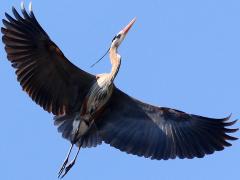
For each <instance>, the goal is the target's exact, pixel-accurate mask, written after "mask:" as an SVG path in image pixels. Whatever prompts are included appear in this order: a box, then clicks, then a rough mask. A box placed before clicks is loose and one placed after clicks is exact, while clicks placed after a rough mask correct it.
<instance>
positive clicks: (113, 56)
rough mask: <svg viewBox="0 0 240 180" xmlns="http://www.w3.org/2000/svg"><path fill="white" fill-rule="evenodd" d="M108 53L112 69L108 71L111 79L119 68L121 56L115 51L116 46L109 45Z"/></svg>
mask: <svg viewBox="0 0 240 180" xmlns="http://www.w3.org/2000/svg"><path fill="white" fill-rule="evenodd" d="M109 54H110V61H111V64H112V69H111V72H110V78H111V81H113V80H114V79H115V77H116V75H117V73H118V70H119V68H120V65H121V57H120V55H119V54H118V53H117V48H116V47H111V48H110V50H109Z"/></svg>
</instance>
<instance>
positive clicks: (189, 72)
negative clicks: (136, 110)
mask: <svg viewBox="0 0 240 180" xmlns="http://www.w3.org/2000/svg"><path fill="white" fill-rule="evenodd" d="M28 2H29V1H25V3H26V7H27V5H28ZM13 5H14V6H15V7H16V8H17V9H19V8H20V0H12V1H10V0H8V1H7V0H1V2H0V17H1V19H2V18H3V17H4V12H5V11H7V12H9V13H10V11H11V7H12V6H13ZM33 10H34V12H35V15H36V17H37V19H38V20H39V22H40V24H41V25H42V26H43V28H44V29H45V30H46V31H47V32H48V34H49V36H50V37H51V38H52V40H53V41H55V43H56V44H57V45H58V46H59V47H60V48H61V49H62V51H63V52H64V53H65V55H66V56H67V57H68V58H69V59H70V60H71V61H72V62H73V63H74V64H76V65H78V66H79V67H81V68H82V69H84V70H86V71H89V72H91V73H94V74H96V73H103V72H108V71H109V70H110V63H109V58H108V57H106V58H105V59H104V60H103V61H102V62H101V63H99V64H98V65H96V66H95V67H94V68H90V65H91V64H92V63H93V62H95V61H96V60H97V59H98V58H99V57H100V56H101V55H102V54H103V53H104V52H105V51H106V50H107V48H108V47H109V45H110V42H111V39H112V38H113V36H114V35H115V34H116V33H117V32H119V31H120V29H121V28H122V27H123V26H125V25H126V24H127V23H128V22H129V21H130V20H131V19H132V18H133V17H135V16H136V17H137V21H136V24H135V25H134V26H133V28H132V29H131V31H130V32H129V34H128V36H127V38H126V39H125V41H124V42H123V43H122V45H121V47H120V49H119V52H120V54H121V56H122V66H121V69H120V72H119V74H118V76H117V78H116V80H115V84H116V85H117V86H118V87H119V88H120V89H122V90H124V91H125V92H127V93H128V94H130V95H132V96H134V97H136V98H139V99H141V100H144V101H146V102H149V103H152V104H155V105H159V106H166V107H172V108H176V109H179V110H182V111H185V112H188V113H192V114H198V115H202V116H208V117H216V118H221V117H225V116H228V115H229V114H230V113H232V120H234V119H236V118H240V78H239V76H240V1H239V0H228V1H226V0H199V1H198V0H196V1H192V0H182V1H179V0H168V1H166V0H165V1H164V0H149V1H139V0H131V1H130V0H121V1H113V0H112V1H110V0H108V1H105V0H101V1H97V0H96V1H92V0H88V1H57V0H51V1H36V0H34V1H33ZM0 86H1V88H0V89H1V90H0V112H1V116H0V118H1V120H0V122H1V125H0V141H1V143H0V160H1V161H0V179H2V180H33V179H34V180H54V179H57V171H58V169H59V167H60V165H61V163H62V161H63V160H64V158H65V156H66V153H67V151H68V148H69V142H67V141H66V140H64V139H62V138H61V135H60V134H58V133H57V130H56V128H55V127H54V125H53V121H52V117H53V116H52V115H51V114H48V113H47V112H45V111H43V110H42V109H41V108H40V107H39V106H37V105H36V104H35V103H34V102H32V101H31V100H30V98H29V97H28V96H27V95H26V94H25V93H24V92H22V90H21V87H20V85H19V84H18V82H17V81H16V76H15V74H14V70H13V68H11V66H10V63H9V62H8V61H7V59H6V53H5V51H4V48H3V44H2V43H0ZM239 125H240V123H237V124H236V125H235V127H239ZM235 136H237V137H240V133H239V132H237V133H236V134H235ZM239 154H240V141H234V142H233V146H232V147H230V148H227V149H225V150H224V151H222V152H217V153H215V154H213V155H209V156H206V157H205V158H203V159H193V160H179V159H176V160H169V161H156V160H149V159H145V158H140V157H137V156H133V155H128V154H126V153H123V152H120V151H119V150H117V149H114V148H112V147H110V146H109V145H106V144H103V145H101V146H98V147H97V148H92V149H84V150H82V151H81V152H80V154H79V157H78V160H77V163H76V165H75V166H74V168H73V169H72V170H71V171H70V173H69V174H68V175H67V176H66V177H65V179H66V180H73V179H82V180H83V179H84V180H90V179H98V180H101V179H102V180H106V179H111V180H112V179H114V180H123V179H138V180H143V179H148V180H156V179H161V180H175V179H178V180H203V179H204V180H208V179H209V180H213V179H218V180H220V179H221V180H223V179H240V173H239V170H240V155H239Z"/></svg>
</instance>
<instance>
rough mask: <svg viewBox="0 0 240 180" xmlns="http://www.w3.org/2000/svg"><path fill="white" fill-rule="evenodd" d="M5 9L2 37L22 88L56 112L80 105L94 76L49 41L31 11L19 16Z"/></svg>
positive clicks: (68, 111)
mask: <svg viewBox="0 0 240 180" xmlns="http://www.w3.org/2000/svg"><path fill="white" fill-rule="evenodd" d="M12 11H13V14H14V16H15V18H13V17H11V16H10V15H8V14H7V13H6V14H5V15H6V20H5V19H3V24H4V25H5V28H3V27H2V28H1V32H2V33H3V37H2V41H3V42H4V44H5V50H6V52H7V58H8V60H9V61H10V62H11V63H12V66H13V67H14V68H16V74H17V79H18V81H19V82H20V84H21V86H22V88H23V90H24V91H26V92H27V93H28V95H29V96H30V97H31V98H32V99H33V100H34V101H35V102H36V103H37V104H39V105H40V106H41V107H43V109H44V110H46V111H48V112H52V113H53V114H55V115H62V114H71V113H72V111H75V110H76V109H79V107H80V105H81V103H82V101H83V98H84V96H85V94H86V93H87V92H88V90H89V88H90V86H91V85H92V83H93V82H94V81H95V76H93V75H91V74H89V73H87V72H85V71H83V70H81V69H79V68H77V67H76V66H75V65H73V64H72V63H71V62H70V61H69V60H68V59H67V58H66V57H65V56H64V54H63V53H62V52H61V50H60V49H59V48H58V47H57V45H56V44H55V43H54V42H53V41H51V39H50V38H49V36H48V35H47V33H46V32H45V31H44V30H43V28H42V27H41V26H40V24H39V23H38V22H37V20H36V18H35V16H34V14H33V12H32V11H30V13H29V14H28V13H27V12H26V10H25V9H24V8H22V14H23V17H21V16H20V15H19V14H18V12H17V11H16V9H15V8H13V10H12Z"/></svg>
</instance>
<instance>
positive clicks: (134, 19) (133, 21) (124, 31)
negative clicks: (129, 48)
mask: <svg viewBox="0 0 240 180" xmlns="http://www.w3.org/2000/svg"><path fill="white" fill-rule="evenodd" d="M135 21H136V17H135V18H133V20H131V22H130V23H128V25H127V26H126V27H125V28H123V30H122V32H123V34H124V35H126V34H127V33H128V31H129V30H130V29H131V27H132V25H133V24H134V23H135Z"/></svg>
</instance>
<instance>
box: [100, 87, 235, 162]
mask: <svg viewBox="0 0 240 180" xmlns="http://www.w3.org/2000/svg"><path fill="white" fill-rule="evenodd" d="M228 119H229V117H227V118H224V119H212V118H207V117H201V116H197V115H192V114H187V113H184V112H181V111H178V110H174V109H170V108H164V107H155V106H152V105H149V104H145V103H142V102H140V101H138V100H136V99H133V98H132V97H130V96H128V95H126V94H125V93H123V92H122V91H120V90H119V89H117V88H116V89H115V90H114V93H113V96H112V97H111V99H110V102H109V104H108V105H107V107H106V111H105V112H104V114H103V115H102V116H101V117H100V118H99V119H98V120H97V122H96V123H97V127H98V130H99V134H100V136H101V137H102V139H103V141H105V142H106V143H108V144H110V145H111V146H113V147H115V148H118V149H120V150H121V151H125V152H127V153H130V154H135V155H138V156H144V157H147V158H152V159H165V160H166V159H174V158H176V157H179V158H181V159H182V158H194V157H199V158H201V157H203V156H204V155H205V154H212V153H213V152H214V151H220V150H223V149H224V147H225V146H230V145H231V144H230V143H229V142H228V140H236V139H237V138H235V137H232V136H229V135H228V133H233V132H235V131H237V129H229V128H228V126H231V125H233V124H234V123H235V122H236V121H233V122H228Z"/></svg>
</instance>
